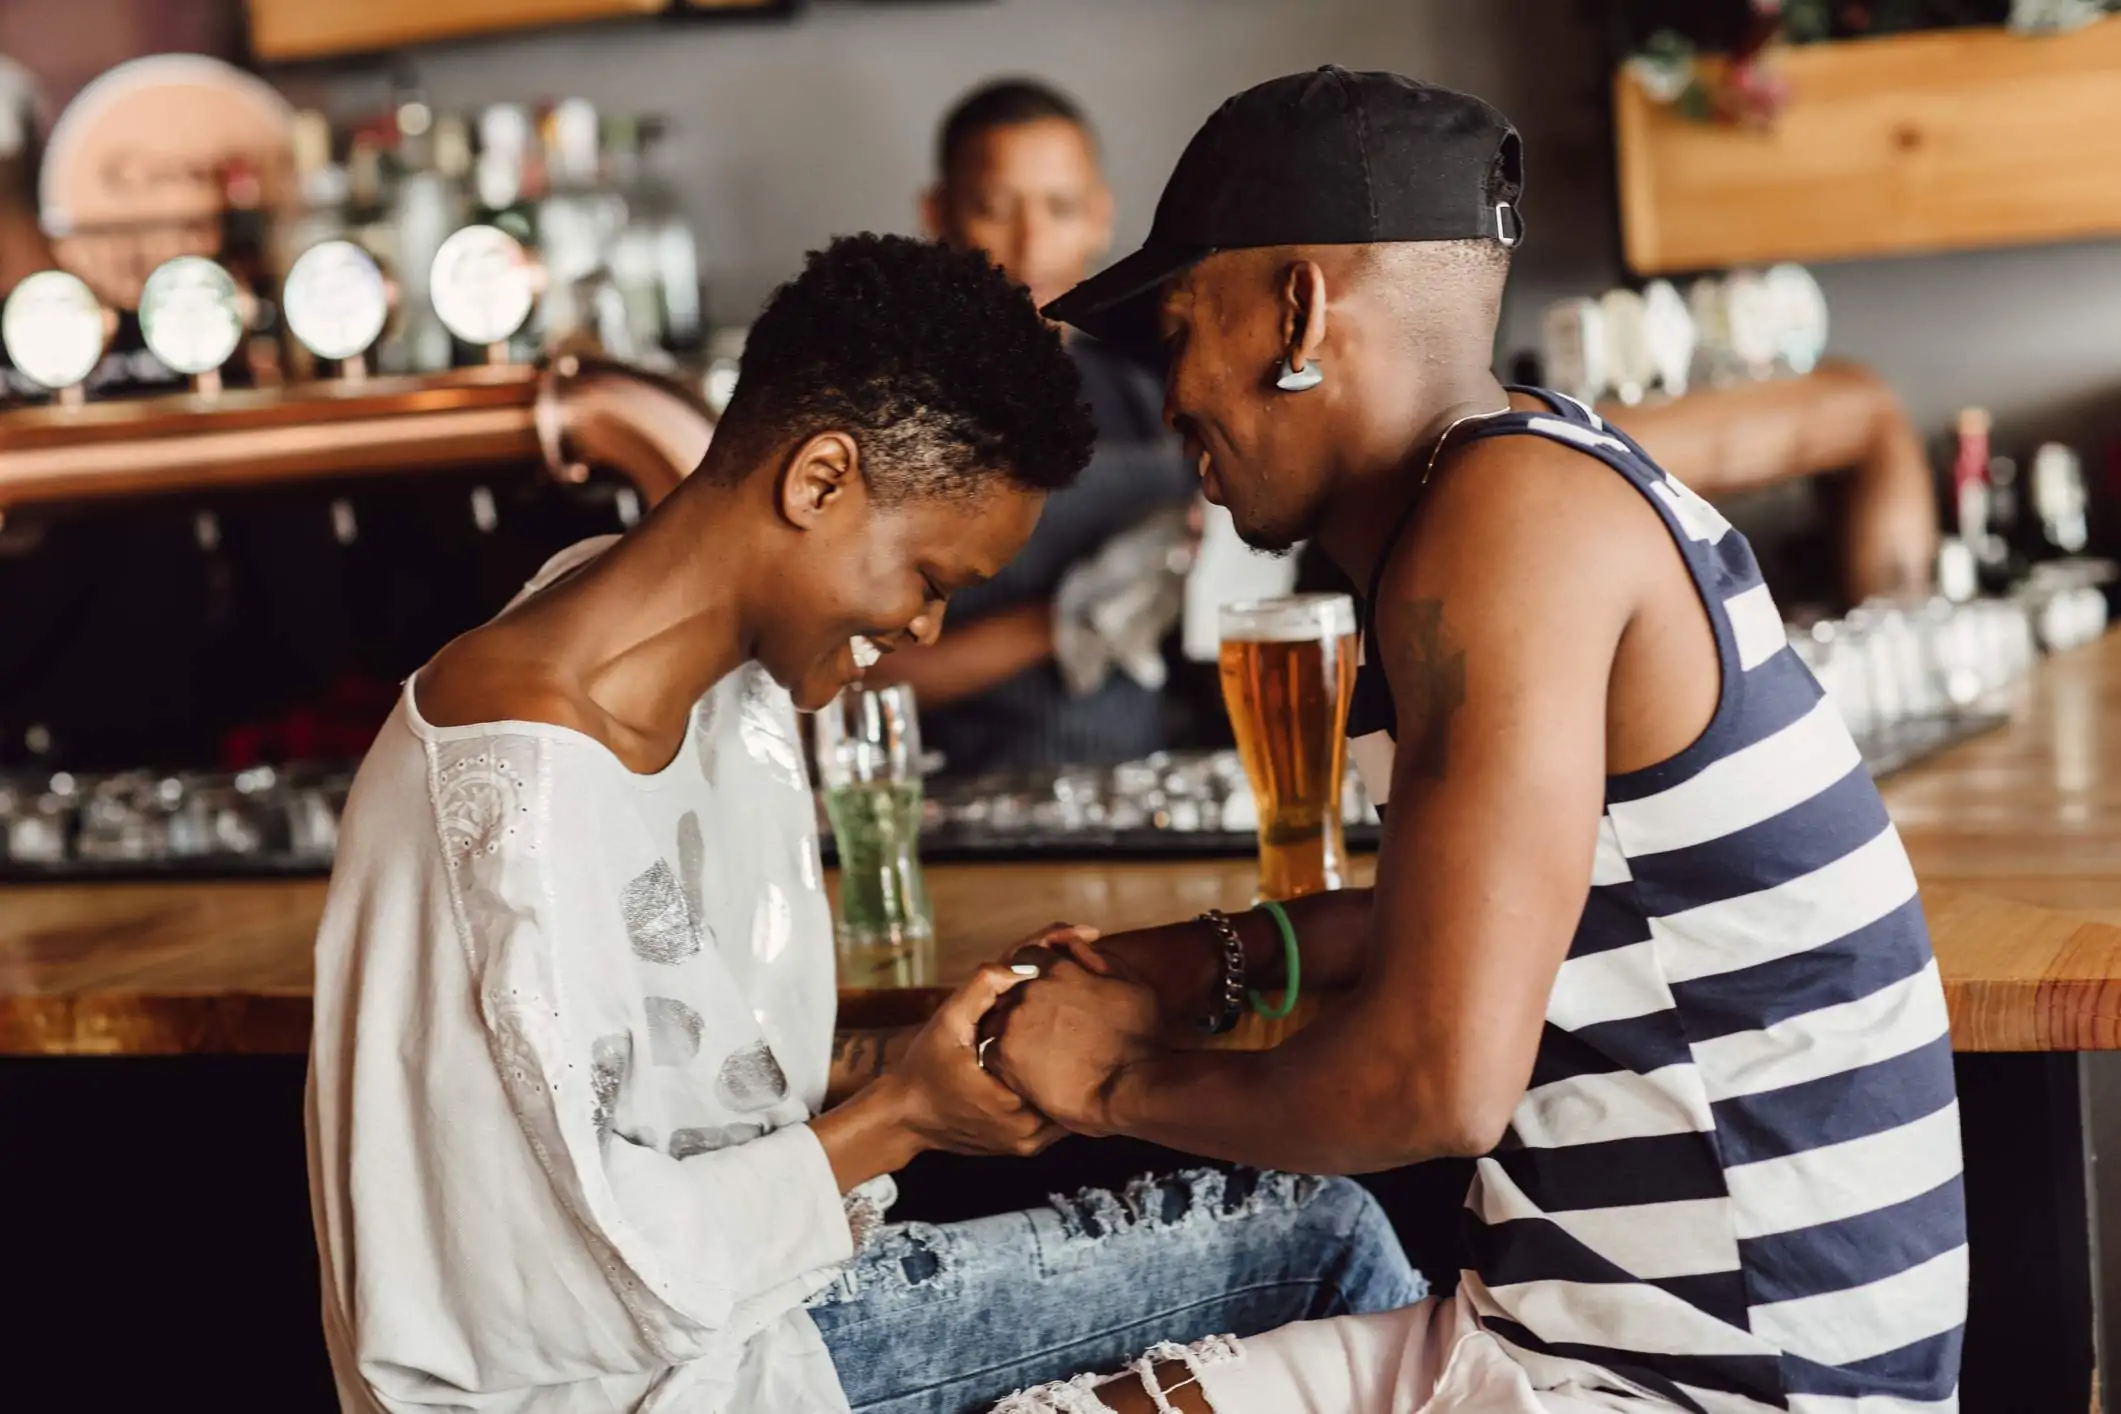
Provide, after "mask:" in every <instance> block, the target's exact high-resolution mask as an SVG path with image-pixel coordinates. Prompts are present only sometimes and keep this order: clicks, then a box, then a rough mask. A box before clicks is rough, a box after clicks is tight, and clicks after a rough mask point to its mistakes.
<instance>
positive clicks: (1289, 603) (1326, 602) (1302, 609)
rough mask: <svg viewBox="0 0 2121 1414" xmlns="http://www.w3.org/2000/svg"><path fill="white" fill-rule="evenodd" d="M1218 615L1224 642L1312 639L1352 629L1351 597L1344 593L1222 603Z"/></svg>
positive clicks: (1303, 640)
mask: <svg viewBox="0 0 2121 1414" xmlns="http://www.w3.org/2000/svg"><path fill="white" fill-rule="evenodd" d="M1220 618H1221V621H1222V636H1223V638H1224V640H1225V641H1227V642H1233V643H1308V642H1316V641H1317V640H1320V639H1325V638H1339V637H1341V636H1343V635H1345V634H1351V633H1353V632H1355V601H1354V600H1352V599H1350V598H1349V597H1348V596H1347V595H1345V594H1290V595H1286V596H1284V597H1282V598H1279V599H1252V600H1246V601H1243V602H1240V603H1235V604H1225V605H1223V606H1222V611H1221V614H1220Z"/></svg>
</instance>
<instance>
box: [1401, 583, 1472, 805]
mask: <svg viewBox="0 0 2121 1414" xmlns="http://www.w3.org/2000/svg"><path fill="white" fill-rule="evenodd" d="M1402 622H1403V628H1402V630H1401V633H1400V634H1396V635H1394V637H1395V638H1397V639H1398V642H1399V651H1398V652H1396V653H1395V654H1393V657H1394V658H1395V659H1397V666H1398V668H1399V671H1398V672H1396V673H1392V674H1390V678H1391V684H1392V696H1393V697H1394V699H1395V700H1396V701H1397V702H1398V704H1399V708H1400V718H1401V720H1402V721H1410V722H1419V723H1420V724H1421V725H1420V734H1419V735H1418V736H1417V737H1415V738H1414V739H1413V740H1406V741H1401V742H1400V743H1399V751H1400V753H1401V755H1402V756H1403V757H1405V758H1406V759H1407V760H1408V761H1409V762H1410V763H1411V764H1412V765H1413V768H1414V769H1415V770H1416V771H1418V772H1420V773H1421V775H1422V776H1424V777H1426V778H1427V779H1429V780H1432V781H1440V780H1442V779H1443V778H1444V771H1445V769H1446V767H1447V765H1448V763H1449V758H1450V753H1451V719H1452V718H1453V717H1455V716H1457V715H1458V709H1459V708H1460V707H1461V706H1463V705H1464V704H1465V700H1466V653H1465V650H1464V649H1463V648H1460V647H1459V646H1458V645H1457V643H1456V642H1455V641H1454V640H1453V639H1452V638H1451V636H1450V634H1449V633H1448V632H1446V630H1445V628H1444V622H1443V600H1441V599H1415V600H1413V601H1411V602H1409V603H1408V604H1407V606H1406V612H1405V618H1404V619H1403V621H1402Z"/></svg>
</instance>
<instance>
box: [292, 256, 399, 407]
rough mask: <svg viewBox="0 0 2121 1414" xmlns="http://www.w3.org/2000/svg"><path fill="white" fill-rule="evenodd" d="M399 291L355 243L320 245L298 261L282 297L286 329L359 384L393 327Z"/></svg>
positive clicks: (341, 375)
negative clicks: (371, 356)
mask: <svg viewBox="0 0 2121 1414" xmlns="http://www.w3.org/2000/svg"><path fill="white" fill-rule="evenodd" d="M394 293H395V292H394V291H393V289H392V288H391V282H390V281H389V280H388V279H386V278H385V277H384V275H383V270H382V267H381V266H379V265H377V264H376V262H375V258H374V257H373V256H371V255H370V254H369V253H368V252H367V251H365V250H363V249H362V248H361V247H360V246H358V245H355V244H354V243H353V242H352V241H346V240H328V241H319V242H318V243H317V244H315V245H313V246H311V247H310V248H309V249H308V250H305V251H303V252H302V254H301V255H300V256H299V257H298V258H297V259H296V260H295V263H294V265H293V266H292V267H291V268H290V269H289V270H288V272H287V283H286V286H285V288H284V289H283V290H282V292H281V297H280V299H281V304H282V305H283V306H284V307H285V309H286V315H287V327H288V328H289V329H290V330H292V331H293V333H294V336H295V337H296V338H297V339H299V340H301V342H302V346H303V347H304V348H306V349H308V350H309V351H310V352H311V353H312V354H314V355H316V357H317V358H319V359H322V360H324V361H326V362H331V363H336V364H338V366H339V376H340V377H341V378H342V379H344V380H345V381H347V382H349V383H357V382H359V381H361V380H362V379H364V378H366V377H367V376H368V351H369V349H370V348H371V347H373V346H374V344H375V342H376V340H377V339H378V338H380V337H381V336H382V333H383V326H384V325H385V324H386V323H387V322H388V321H389V319H390V313H391V306H392V304H393V296H394Z"/></svg>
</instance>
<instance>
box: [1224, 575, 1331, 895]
mask: <svg viewBox="0 0 2121 1414" xmlns="http://www.w3.org/2000/svg"><path fill="white" fill-rule="evenodd" d="M1221 617H1222V649H1221V666H1222V683H1223V704H1224V706H1226V707H1227V708H1228V709H1229V712H1230V725H1231V727H1232V729H1233V730H1234V731H1235V732H1236V734H1237V752H1238V755H1239V756H1240V757H1242V758H1243V759H1244V763H1245V775H1246V776H1247V777H1248V778H1250V780H1251V782H1252V795H1253V798H1254V799H1255V800H1256V801H1257V803H1258V806H1259V897H1260V898H1262V899H1276V900H1281V899H1292V898H1301V897H1302V896H1303V895H1305V894H1315V893H1323V892H1325V891H1326V890H1328V889H1337V888H1340V887H1341V886H1342V885H1343V884H1344V883H1345V882H1346V868H1347V857H1346V856H1347V846H1346V843H1345V841H1344V840H1343V838H1342V834H1341V814H1340V792H1341V780H1342V777H1343V776H1344V775H1345V774H1346V771H1347V759H1348V746H1347V736H1346V731H1347V725H1348V699H1349V698H1350V697H1351V696H1353V695H1354V692H1355V604H1354V601H1352V600H1351V599H1349V598H1348V596H1347V595H1345V594H1296V595H1291V596H1289V597H1287V598H1282V599H1260V600H1256V601H1253V602H1251V603H1244V604H1226V605H1224V606H1223V610H1222V616H1221Z"/></svg>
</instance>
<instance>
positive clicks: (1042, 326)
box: [708, 234, 1096, 501]
mask: <svg viewBox="0 0 2121 1414" xmlns="http://www.w3.org/2000/svg"><path fill="white" fill-rule="evenodd" d="M829 431H841V432H846V433H849V434H850V435H852V436H853V437H854V439H855V443H856V445H857V446H858V447H859V448H860V449H861V455H862V470H863V475H864V478H865V479H866V480H867V482H868V484H869V487H870V489H871V491H872V492H873V493H875V494H876V495H877V496H878V498H879V499H882V500H886V501H890V500H895V499H899V498H903V497H907V496H942V497H950V496H967V495H972V494H974V493H976V492H978V491H979V490H980V489H982V488H983V487H984V486H986V485H988V484H989V478H993V477H1000V478H1002V479H1004V480H1006V481H1008V482H1011V483H1014V484H1015V485H1017V486H1019V487H1022V488H1025V489H1029V490H1037V491H1053V490H1057V489H1059V488H1061V487H1063V486H1066V485H1068V484H1069V483H1071V482H1072V481H1074V480H1075V477H1076V475H1077V473H1079V472H1080V471H1081V470H1082V469H1083V467H1084V465H1085V464H1087V463H1088V462H1089V460H1090V451H1091V446H1092V443H1093V441H1094V439H1095V436H1096V428H1095V425H1094V424H1093V423H1092V421H1091V417H1090V409H1089V407H1088V405H1087V404H1085V403H1084V401H1083V390H1082V379H1081V377H1080V376H1079V375H1078V374H1077V373H1076V370H1075V362H1074V360H1073V359H1071V358H1069V356H1068V353H1067V351H1066V350H1065V349H1064V348H1063V347H1062V346H1061V339H1060V335H1059V333H1058V331H1056V330H1055V329H1054V328H1053V327H1052V326H1050V325H1048V324H1047V323H1046V322H1045V321H1044V320H1042V319H1040V318H1039V315H1038V311H1037V310H1036V309H1034V308H1033V307H1032V304H1031V299H1030V296H1029V295H1028V294H1026V293H1025V291H1024V290H1023V289H1022V288H1021V287H1020V286H1018V285H1015V284H1013V283H1011V282H1010V280H1009V277H1008V276H1006V275H1004V274H1003V273H1002V272H1001V271H1000V270H999V269H998V268H996V267H995V265H994V264H993V262H991V261H990V260H988V258H987V257H986V256H985V255H983V254H981V253H979V252H977V251H954V250H950V249H948V248H946V247H944V246H941V245H936V244H932V243H930V242H927V241H917V240H911V239H908V238H906V237H903V236H878V235H866V234H865V235H859V236H844V237H841V238H840V239H838V240H836V241H834V242H832V244H831V245H829V246H827V247H826V248H825V249H823V250H821V251H813V252H811V253H810V256H809V258H808V260H807V261H806V262H805V264H804V266H803V272H802V274H800V275H798V276H796V277H795V279H793V280H791V281H789V282H788V283H787V284H785V285H783V286H781V287H780V288H779V289H778V290H776V291H774V293H773V298H772V299H770V300H768V301H767V304H766V308H765V311H764V312H763V313H761V314H760V315H759V317H758V322H757V323H755V324H753V325H752V326H751V330H750V333H749V334H748V335H747V336H746V338H745V342H744V355H743V366H742V371H741V376H740V377H739V379H738V381H737V387H736V391H735V394H734V395H733V396H732V397H731V399H730V401H729V406H728V408H727V409H726V410H725V411H724V413H723V415H722V419H721V422H720V425H719V426H717V428H716V429H715V439H714V440H715V450H717V451H719V452H720V453H722V455H720V456H715V455H712V454H710V456H709V458H708V463H709V466H710V467H711V468H717V469H724V470H726V472H727V473H729V474H741V472H742V469H743V468H744V467H746V466H748V465H750V464H751V463H753V462H755V461H756V459H757V458H759V457H761V456H765V455H768V454H770V453H771V451H772V450H773V449H774V448H776V447H782V446H786V445H788V444H789V443H790V442H793V441H800V440H802V439H804V438H807V437H812V436H815V435H817V434H818V433H821V432H829Z"/></svg>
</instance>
